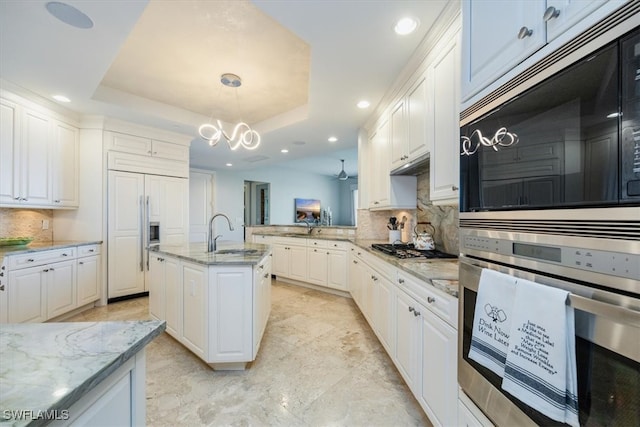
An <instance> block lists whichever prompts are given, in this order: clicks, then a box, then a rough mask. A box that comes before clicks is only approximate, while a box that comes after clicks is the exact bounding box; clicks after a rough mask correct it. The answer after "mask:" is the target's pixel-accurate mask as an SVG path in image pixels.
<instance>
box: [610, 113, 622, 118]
mask: <svg viewBox="0 0 640 427" xmlns="http://www.w3.org/2000/svg"><path fill="white" fill-rule="evenodd" d="M621 115H622V113H611V114H607V119H613V118H616V117H620V116H621Z"/></svg>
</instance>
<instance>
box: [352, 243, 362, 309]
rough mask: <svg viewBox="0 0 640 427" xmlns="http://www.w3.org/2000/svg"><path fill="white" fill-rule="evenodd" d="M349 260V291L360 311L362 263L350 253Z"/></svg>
mask: <svg viewBox="0 0 640 427" xmlns="http://www.w3.org/2000/svg"><path fill="white" fill-rule="evenodd" d="M352 250H353V249H352ZM350 260H351V262H350V263H349V292H351V296H352V297H353V300H354V301H355V302H356V304H358V307H360V311H362V279H363V277H364V273H363V272H362V269H363V263H362V261H361V260H359V259H358V258H356V257H355V255H351V256H350Z"/></svg>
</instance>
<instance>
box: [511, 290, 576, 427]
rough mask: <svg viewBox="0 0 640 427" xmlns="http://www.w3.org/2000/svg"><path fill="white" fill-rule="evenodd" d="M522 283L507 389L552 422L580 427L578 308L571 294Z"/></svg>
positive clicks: (513, 325) (515, 309)
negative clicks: (571, 298) (568, 302)
mask: <svg viewBox="0 0 640 427" xmlns="http://www.w3.org/2000/svg"><path fill="white" fill-rule="evenodd" d="M515 280H516V296H515V302H514V306H513V316H512V319H511V332H510V337H509V350H508V353H507V360H506V366H505V372H504V377H503V380H502V388H503V389H504V390H505V391H507V392H509V393H511V394H512V395H513V396H515V397H516V398H518V399H519V400H521V401H523V402H525V403H526V404H527V405H528V406H530V407H532V408H534V409H536V410H538V411H540V412H541V413H543V414H545V415H546V416H548V417H549V418H552V419H554V420H556V421H560V422H564V423H567V424H569V425H571V426H576V427H578V426H579V421H578V396H577V394H576V393H577V389H578V387H577V374H576V352H575V348H576V346H575V323H574V312H573V307H571V306H570V305H568V304H567V298H568V294H569V293H568V292H567V291H564V290H562V289H557V288H552V287H549V286H543V285H540V284H537V283H534V282H530V281H528V280H523V279H515Z"/></svg>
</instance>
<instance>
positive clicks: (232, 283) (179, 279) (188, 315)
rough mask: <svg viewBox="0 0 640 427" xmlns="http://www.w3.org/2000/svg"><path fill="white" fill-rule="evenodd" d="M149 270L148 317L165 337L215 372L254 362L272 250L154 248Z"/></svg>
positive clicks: (233, 246)
mask: <svg viewBox="0 0 640 427" xmlns="http://www.w3.org/2000/svg"><path fill="white" fill-rule="evenodd" d="M149 271H150V275H151V280H150V284H149V313H150V315H151V316H152V317H153V318H155V319H159V320H166V321H167V333H168V334H169V335H171V336H172V337H173V338H175V339H176V340H177V341H179V342H180V343H181V344H182V345H184V346H185V347H186V348H188V349H189V350H190V351H191V352H193V353H194V354H195V355H196V356H198V357H199V358H200V359H202V360H203V361H204V362H206V363H207V364H208V365H209V366H211V367H212V368H213V369H216V370H235V369H245V368H246V367H247V364H248V363H250V362H252V361H253V360H254V359H255V358H256V355H257V353H258V349H259V347H260V342H261V340H262V335H263V334H264V330H265V327H266V325H267V320H268V318H269V313H270V310H271V247H270V246H267V245H261V244H249V243H224V244H221V245H220V247H219V248H218V250H216V251H214V252H207V250H206V245H205V244H202V243H199V244H191V245H185V246H166V245H160V246H154V247H151V248H150V251H149Z"/></svg>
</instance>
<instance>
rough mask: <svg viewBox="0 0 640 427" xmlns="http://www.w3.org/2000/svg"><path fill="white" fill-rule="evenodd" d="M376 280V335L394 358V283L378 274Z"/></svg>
mask: <svg viewBox="0 0 640 427" xmlns="http://www.w3.org/2000/svg"><path fill="white" fill-rule="evenodd" d="M376 278H377V280H375V286H376V289H375V293H376V295H375V299H374V311H373V313H374V314H373V315H374V316H375V317H376V319H375V321H374V324H375V325H376V335H378V338H379V339H380V343H382V346H383V347H384V348H385V349H386V350H387V353H388V354H389V355H390V356H391V357H392V358H393V357H394V355H395V353H396V347H395V345H396V341H395V333H396V331H395V329H394V326H395V322H394V321H395V316H394V303H395V301H394V298H395V287H394V284H393V283H392V282H391V281H390V280H388V279H387V278H385V277H384V276H382V275H376Z"/></svg>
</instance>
